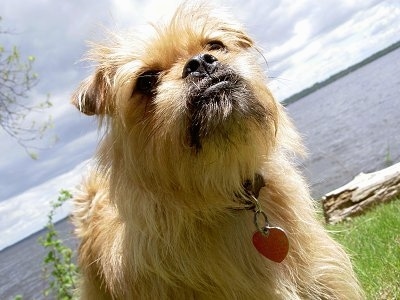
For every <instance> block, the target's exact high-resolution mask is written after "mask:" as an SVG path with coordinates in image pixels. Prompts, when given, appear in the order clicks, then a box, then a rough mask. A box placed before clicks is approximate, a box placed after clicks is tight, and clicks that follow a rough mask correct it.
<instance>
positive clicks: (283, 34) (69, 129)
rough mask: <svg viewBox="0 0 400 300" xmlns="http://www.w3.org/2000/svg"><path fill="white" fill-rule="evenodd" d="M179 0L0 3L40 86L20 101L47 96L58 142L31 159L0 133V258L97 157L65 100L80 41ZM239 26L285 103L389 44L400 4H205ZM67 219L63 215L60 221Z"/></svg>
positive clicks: (153, 17)
mask: <svg viewBox="0 0 400 300" xmlns="http://www.w3.org/2000/svg"><path fill="white" fill-rule="evenodd" d="M178 2H179V1H155V0H148V1H139V0H108V1H95V0H88V1H78V0H70V1H50V0H37V1H22V0H2V1H1V4H0V16H1V17H2V20H1V23H0V24H1V29H2V30H3V31H4V30H5V29H7V31H8V32H10V33H11V34H0V45H3V46H6V47H7V46H12V45H16V46H17V47H18V48H19V50H20V53H21V56H25V57H28V56H29V55H33V56H35V57H36V61H35V63H34V70H35V72H37V73H38V74H39V79H40V81H39V83H38V85H37V86H36V87H35V88H34V89H33V90H32V91H31V93H30V97H29V99H27V100H26V101H32V102H39V101H41V100H43V99H45V98H46V95H47V94H49V95H50V101H51V102H52V103H53V106H52V108H51V109H49V110H48V111H46V112H45V113H43V114H40V115H36V116H34V118H37V119H38V120H42V119H44V118H47V117H48V116H51V117H52V118H53V120H54V129H52V130H50V131H49V132H48V135H49V136H57V138H58V142H57V143H55V144H54V145H52V146H51V147H48V148H45V149H43V150H39V151H38V153H37V154H38V155H39V159H38V160H36V161H34V160H32V159H31V158H30V157H29V156H28V155H27V154H26V152H25V151H24V150H23V149H22V148H21V147H19V146H18V145H17V143H16V142H15V141H14V140H13V139H11V138H9V137H8V136H7V135H6V134H5V133H4V132H3V131H2V130H1V129H0V234H2V239H1V242H0V249H1V248H2V247H4V246H5V245H8V244H10V243H12V242H15V241H16V240H18V239H19V238H20V237H21V236H24V235H27V234H29V233H32V232H34V231H36V230H38V229H40V228H41V226H43V224H44V220H45V216H46V214H47V209H46V208H48V202H49V201H50V199H54V198H55V197H57V191H58V190H59V189H61V188H71V187H73V186H74V185H76V184H77V182H78V181H79V180H80V178H81V177H82V175H81V174H82V172H83V170H85V169H86V167H87V164H88V161H87V160H88V159H89V158H90V157H91V156H92V155H93V153H94V152H95V148H96V144H97V142H98V138H97V123H96V120H94V119H93V118H90V117H86V116H84V115H81V114H80V113H79V112H78V111H77V110H76V109H75V108H74V107H73V106H72V105H71V104H70V103H69V99H70V95H71V94H72V92H73V91H74V89H75V88H76V87H77V86H78V84H79V82H80V81H81V80H83V79H84V78H85V77H86V76H87V75H89V74H90V72H91V68H90V67H89V66H88V65H87V64H85V63H83V62H82V61H81V59H82V57H83V56H84V53H85V51H86V50H87V47H86V42H87V41H89V40H98V39H99V38H100V37H101V34H102V32H103V31H104V28H109V29H111V30H119V29H132V30H134V28H135V27H137V26H139V25H143V24H145V23H146V22H148V21H151V22H154V21H157V20H158V19H159V18H162V17H164V18H165V15H170V14H171V13H172V12H173V10H174V8H175V7H176V5H177V3H178ZM212 2H214V3H217V4H216V5H217V6H224V7H227V8H228V10H230V11H231V12H232V14H233V15H234V16H235V17H236V18H237V19H239V21H241V22H242V23H243V24H244V26H245V28H246V29H247V31H248V33H249V34H250V36H251V37H253V39H254V40H255V41H256V43H257V44H258V46H260V47H261V48H262V49H263V55H264V57H265V58H266V60H267V64H265V65H264V68H265V71H266V73H267V76H268V78H269V79H268V84H269V86H270V88H271V90H272V92H273V93H274V95H275V97H276V98H277V99H278V100H279V101H281V100H284V99H285V98H286V97H288V96H290V95H292V94H294V93H296V92H299V91H300V90H302V89H304V88H306V87H308V86H311V85H312V84H313V83H315V82H316V81H321V80H323V79H326V78H327V77H329V76H330V75H332V74H334V73H336V72H338V71H340V70H343V69H344V68H346V67H348V66H350V65H352V64H354V63H357V62H359V61H361V60H362V59H364V58H366V57H368V56H369V55H371V54H373V53H375V52H377V51H379V50H381V49H383V48H385V47H387V46H389V45H391V44H393V43H394V42H397V41H398V40H399V35H398V33H399V32H400V2H399V1H398V0H388V1H381V0H324V1H318V2H317V1H314V0H299V1H291V0H247V1H246V2H245V4H243V1H239V0H220V1H212ZM66 213H68V210H67V211H66V212H65V213H64V214H66Z"/></svg>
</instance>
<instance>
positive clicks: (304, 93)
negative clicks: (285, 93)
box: [281, 41, 400, 106]
mask: <svg viewBox="0 0 400 300" xmlns="http://www.w3.org/2000/svg"><path fill="white" fill-rule="evenodd" d="M397 48H400V41H398V42H396V43H394V44H392V45H390V46H389V47H386V48H384V49H383V50H380V51H378V52H376V53H374V54H372V55H371V56H369V57H367V58H365V59H363V60H362V61H360V62H359V63H356V64H355V65H352V66H350V67H348V68H346V69H344V70H342V71H339V72H338V73H336V74H334V75H332V76H330V77H329V78H327V79H325V80H323V81H321V82H316V83H314V84H313V85H312V86H310V87H308V88H305V89H304V90H302V91H300V92H298V93H296V94H294V95H292V96H290V97H288V98H286V99H284V100H283V101H281V104H282V105H283V106H288V105H289V104H291V103H293V102H296V101H297V100H300V99H301V98H303V97H305V96H308V95H309V94H311V93H313V92H315V91H316V90H319V89H320V88H323V87H324V86H327V85H328V84H330V83H332V82H334V81H336V80H338V79H340V78H342V77H344V76H346V75H348V74H350V73H351V72H354V71H355V70H357V69H359V68H361V67H363V66H365V65H367V64H369V63H371V62H373V61H374V60H377V59H378V58H380V57H382V56H384V55H386V54H388V53H390V52H392V51H394V50H396V49H397Z"/></svg>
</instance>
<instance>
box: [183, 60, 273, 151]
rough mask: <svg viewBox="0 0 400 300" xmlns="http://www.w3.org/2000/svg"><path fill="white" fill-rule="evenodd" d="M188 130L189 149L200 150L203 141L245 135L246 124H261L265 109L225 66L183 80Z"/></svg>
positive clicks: (245, 85)
mask: <svg viewBox="0 0 400 300" xmlns="http://www.w3.org/2000/svg"><path fill="white" fill-rule="evenodd" d="M187 107H188V129H187V131H188V132H187V136H188V140H189V144H190V146H191V147H193V148H195V149H196V151H199V150H200V149H202V145H203V142H204V141H205V140H209V139H211V138H212V139H214V140H219V141H221V140H223V141H226V142H229V141H231V136H232V134H235V135H236V136H238V133H239V132H240V133H241V134H239V135H240V136H242V137H245V136H246V129H247V128H246V122H249V121H250V122H253V123H255V124H257V125H260V126H263V125H265V120H266V111H265V108H264V107H263V106H262V105H261V104H260V103H259V101H257V100H256V99H255V96H254V95H253V92H252V90H251V88H250V87H249V84H248V83H247V82H246V81H245V80H244V79H243V78H242V77H241V76H239V75H238V74H237V73H236V72H235V71H233V70H232V69H231V68H229V67H228V66H226V65H223V64H218V66H217V68H216V70H215V71H214V72H212V73H211V74H209V75H208V76H205V77H202V78H189V80H187Z"/></svg>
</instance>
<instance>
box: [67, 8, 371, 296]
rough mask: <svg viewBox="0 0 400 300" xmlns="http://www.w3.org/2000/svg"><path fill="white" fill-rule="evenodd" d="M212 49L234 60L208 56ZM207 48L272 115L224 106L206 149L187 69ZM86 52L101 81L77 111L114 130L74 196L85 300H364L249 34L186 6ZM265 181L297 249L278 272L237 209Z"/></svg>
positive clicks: (80, 93) (269, 210) (93, 83)
mask: <svg viewBox="0 0 400 300" xmlns="http://www.w3.org/2000/svg"><path fill="white" fill-rule="evenodd" d="M270 26H273V25H270ZM213 40H218V41H221V42H222V43H223V44H224V45H225V46H226V51H221V50H207V49H208V48H207V43H208V42H210V41H213ZM199 53H211V54H212V55H213V56H215V57H216V58H217V59H218V61H219V62H221V63H222V64H224V65H227V66H229V68H231V69H232V70H234V72H235V73H237V74H239V75H240V77H241V78H242V79H243V82H244V83H245V84H244V86H245V89H246V93H245V94H246V95H247V94H248V95H249V96H246V97H244V98H243V99H242V98H240V99H236V100H235V101H237V102H238V103H242V104H244V107H245V108H246V109H247V110H248V108H249V107H250V105H249V104H248V102H243V101H252V105H251V107H253V106H256V107H257V112H259V113H262V115H263V116H264V118H263V119H262V120H260V118H258V119H257V118H256V117H253V116H252V114H251V113H249V112H248V111H247V110H246V109H245V110H244V112H239V113H238V112H237V111H238V108H237V107H236V108H235V107H233V108H232V107H231V106H230V105H226V106H223V108H220V109H221V110H223V111H222V112H219V113H218V114H216V116H217V117H218V118H219V117H220V118H221V120H217V121H215V120H210V121H209V123H210V124H211V123H212V124H214V125H215V128H214V127H213V131H212V132H207V133H205V134H204V136H202V137H201V149H197V151H196V150H194V149H193V145H191V144H190V143H189V142H188V134H187V133H188V126H190V124H189V123H190V120H189V119H190V118H188V115H189V112H188V111H189V110H190V108H189V107H188V104H187V102H188V97H189V96H188V94H189V92H188V87H189V86H192V84H191V82H190V81H188V80H185V79H184V78H182V70H183V68H184V65H185V64H186V62H187V61H188V60H189V59H190V58H191V57H193V56H195V55H197V54H199ZM89 56H90V58H91V59H92V60H94V61H95V62H96V63H97V68H96V72H95V74H94V75H93V76H92V77H90V78H88V79H87V80H86V81H85V82H84V83H82V85H81V87H80V88H79V89H78V90H77V92H76V94H75V95H74V97H73V103H74V104H75V105H76V106H77V107H78V108H79V109H80V110H81V111H82V112H84V113H86V114H88V115H92V114H95V115H97V116H99V118H100V120H102V121H103V122H102V124H105V126H106V128H107V132H106V135H105V137H104V139H103V141H102V142H101V146H100V148H99V152H98V155H97V167H96V168H94V169H93V170H92V172H91V173H90V175H89V176H88V178H87V179H86V180H85V181H84V182H83V184H82V186H81V191H80V193H79V194H78V195H77V196H76V198H75V205H76V208H75V214H74V222H75V225H76V227H77V234H78V236H79V238H80V239H81V246H80V249H79V265H80V270H81V272H82V280H81V285H80V288H79V292H78V293H79V295H80V297H81V298H82V299H96V300H97V299H246V300H248V299H361V298H363V293H362V291H361V289H360V287H359V285H358V283H357V280H356V278H355V276H354V273H353V270H352V267H351V264H350V261H349V258H348V256H347V255H346V253H345V252H344V251H343V250H342V248H341V247H340V246H339V245H338V244H337V243H336V242H334V241H333V240H332V239H331V238H330V237H329V236H328V234H327V233H326V232H325V230H324V228H323V226H322V225H321V224H320V223H319V221H317V219H316V217H315V213H314V207H313V201H312V200H311V198H310V195H309V191H308V188H307V186H306V183H305V182H304V180H303V179H302V177H301V175H300V174H299V173H298V171H297V170H296V168H295V167H294V165H293V162H292V161H293V158H294V155H295V154H296V153H299V152H302V151H303V150H302V149H303V147H302V145H301V143H300V139H299V137H298V135H297V133H296V131H295V129H294V127H293V126H292V124H291V122H290V120H289V119H288V117H287V115H286V112H285V110H284V108H283V107H282V106H281V105H280V104H279V103H277V102H276V101H275V100H274V99H273V96H272V95H271V93H270V92H269V90H268V89H267V87H266V84H265V76H264V75H263V72H262V70H261V68H260V66H259V65H258V64H257V60H258V59H259V56H260V54H259V53H258V52H257V51H256V50H255V46H254V44H253V41H252V40H251V39H250V38H249V37H248V36H247V35H246V34H245V33H244V31H243V29H242V28H241V26H240V25H238V24H236V23H234V22H233V21H231V19H230V18H225V17H221V15H220V14H219V12H218V11H214V10H210V9H209V8H208V7H207V6H204V5H190V4H188V3H186V4H185V5H183V6H181V7H179V8H178V10H177V12H176V14H175V16H174V17H173V19H172V21H171V23H170V24H168V25H165V26H161V25H157V26H153V30H152V32H146V33H143V34H136V35H134V34H129V33H128V34H120V35H114V36H112V37H110V41H109V42H108V44H105V45H99V44H97V45H93V48H92V50H91V53H90V55H89ZM148 70H157V71H161V74H160V78H159V81H158V84H157V90H156V93H155V95H154V96H148V95H143V94H141V93H138V92H137V90H136V88H135V84H136V82H137V79H138V76H139V75H140V74H142V73H143V72H145V71H148ZM239 93H240V91H239ZM253 102H254V103H253ZM246 105H247V106H246ZM221 107H222V106H221ZM214 125H213V126H214ZM207 126H211V125H209V124H208V125H207ZM207 128H208V127H207ZM210 128H211V127H210ZM256 173H258V174H260V175H262V176H263V178H264V180H265V184H266V186H265V187H263V188H262V189H261V191H260V195H259V197H258V199H259V202H260V203H261V206H262V208H263V209H264V211H265V212H266V214H267V215H268V218H269V221H270V223H271V224H273V225H274V226H279V227H281V228H283V229H284V230H285V231H286V233H287V235H288V238H289V241H290V249H289V254H288V256H287V257H286V259H285V260H284V261H283V262H282V263H275V262H272V261H269V260H268V259H266V258H264V257H263V256H261V255H260V254H259V253H258V252H257V251H256V250H255V248H254V247H253V245H252V241H251V239H252V234H253V232H254V231H255V226H254V224H253V213H252V212H251V211H249V210H245V209H240V210H234V209H232V208H233V207H240V206H241V205H242V204H241V203H240V198H241V197H240V196H238V195H241V196H242V197H244V195H245V191H244V190H243V182H244V181H245V180H247V179H252V178H253V176H254V174H256Z"/></svg>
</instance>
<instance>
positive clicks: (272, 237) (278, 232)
mask: <svg viewBox="0 0 400 300" xmlns="http://www.w3.org/2000/svg"><path fill="white" fill-rule="evenodd" d="M253 245H254V247H255V248H256V249H257V251H258V252H260V253H261V254H262V255H263V256H265V257H266V258H268V259H270V260H272V261H274V262H278V263H280V262H282V261H283V260H284V259H285V257H286V255H287V254H288V252H289V240H288V237H287V235H286V233H285V231H284V230H283V229H281V228H279V227H269V226H266V227H264V229H263V231H260V230H257V231H256V232H255V233H254V234H253Z"/></svg>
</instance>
